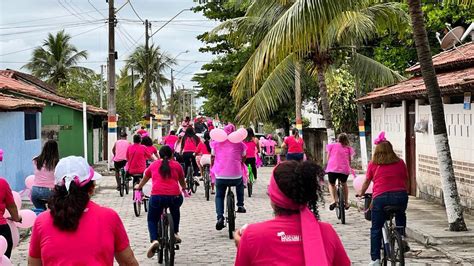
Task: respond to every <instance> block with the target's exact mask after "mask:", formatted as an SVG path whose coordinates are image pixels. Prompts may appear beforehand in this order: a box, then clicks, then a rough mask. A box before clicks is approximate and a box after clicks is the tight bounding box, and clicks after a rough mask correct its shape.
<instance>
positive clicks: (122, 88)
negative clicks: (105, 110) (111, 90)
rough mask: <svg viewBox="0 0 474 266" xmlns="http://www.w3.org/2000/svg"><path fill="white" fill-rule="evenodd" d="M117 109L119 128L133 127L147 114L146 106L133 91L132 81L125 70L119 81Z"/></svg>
mask: <svg viewBox="0 0 474 266" xmlns="http://www.w3.org/2000/svg"><path fill="white" fill-rule="evenodd" d="M117 84H118V86H117V87H118V88H117V95H116V99H117V101H116V108H117V114H118V115H119V120H118V126H119V127H132V126H133V125H135V124H136V123H137V122H139V121H141V120H142V116H143V114H144V113H145V106H144V104H143V102H142V101H141V100H140V97H138V94H137V93H136V91H135V90H132V79H131V76H129V75H128V74H127V72H126V71H125V70H122V71H121V73H120V77H119V78H118V81H117Z"/></svg>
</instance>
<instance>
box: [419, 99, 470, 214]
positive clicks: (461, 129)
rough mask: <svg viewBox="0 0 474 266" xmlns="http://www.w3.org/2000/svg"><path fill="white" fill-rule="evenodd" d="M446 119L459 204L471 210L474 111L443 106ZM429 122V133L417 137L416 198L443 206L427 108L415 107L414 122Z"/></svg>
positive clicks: (426, 106) (429, 114)
mask: <svg viewBox="0 0 474 266" xmlns="http://www.w3.org/2000/svg"><path fill="white" fill-rule="evenodd" d="M444 111H445V119H446V126H447V130H448V138H449V145H450V149H451V156H452V158H453V167H454V174H455V176H456V183H457V186H458V192H459V195H460V197H461V203H462V205H463V206H465V207H467V208H468V209H470V210H471V212H472V210H473V209H474V195H473V193H474V110H464V109H463V105H462V104H445V105H444ZM422 120H426V121H428V131H427V132H426V133H417V134H416V145H417V148H416V149H417V186H418V193H419V196H420V197H422V198H427V199H432V200H435V201H438V202H441V203H442V202H443V192H442V189H441V177H440V174H439V167H438V159H437V153H436V147H435V145H434V137H433V124H432V123H431V111H430V106H429V105H418V106H417V121H422Z"/></svg>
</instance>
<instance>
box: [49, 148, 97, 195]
mask: <svg viewBox="0 0 474 266" xmlns="http://www.w3.org/2000/svg"><path fill="white" fill-rule="evenodd" d="M101 178H102V176H101V175H100V174H99V173H97V172H95V171H94V169H93V168H92V167H91V166H90V165H89V164H88V163H87V161H86V159H84V158H83V157H80V156H68V157H65V158H62V159H61V160H59V162H58V164H57V165H56V168H55V169H54V179H55V184H56V185H65V186H66V190H68V191H69V186H70V185H71V182H75V183H76V185H78V186H80V187H82V186H84V185H86V184H87V183H89V181H92V180H99V179H101Z"/></svg>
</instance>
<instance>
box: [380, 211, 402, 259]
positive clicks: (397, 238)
mask: <svg viewBox="0 0 474 266" xmlns="http://www.w3.org/2000/svg"><path fill="white" fill-rule="evenodd" d="M383 210H384V212H385V215H386V217H387V219H386V221H385V223H384V225H383V228H382V236H383V237H382V249H383V258H382V263H383V265H388V263H389V262H390V264H391V265H393V266H395V265H400V266H404V265H405V250H406V246H405V243H404V241H403V239H402V235H401V234H400V232H399V230H404V228H403V226H396V225H394V223H393V218H394V217H395V214H396V213H397V212H399V211H404V209H403V208H402V207H400V206H385V207H384V208H383Z"/></svg>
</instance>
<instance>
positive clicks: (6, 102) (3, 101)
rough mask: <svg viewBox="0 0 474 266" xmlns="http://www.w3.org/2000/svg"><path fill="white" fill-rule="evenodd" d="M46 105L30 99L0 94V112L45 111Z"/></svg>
mask: <svg viewBox="0 0 474 266" xmlns="http://www.w3.org/2000/svg"><path fill="white" fill-rule="evenodd" d="M44 106H45V104H44V103H41V102H36V101H33V100H29V99H24V98H19V97H14V96H11V95H5V94H2V93H0V111H14V110H18V109H30V108H31V109H43V107H44Z"/></svg>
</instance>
